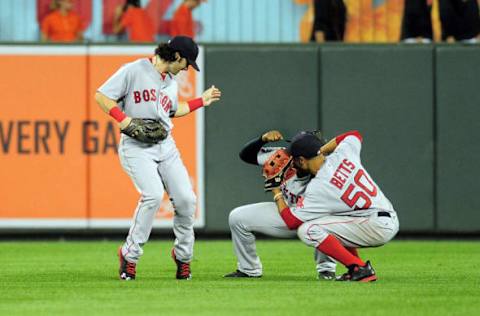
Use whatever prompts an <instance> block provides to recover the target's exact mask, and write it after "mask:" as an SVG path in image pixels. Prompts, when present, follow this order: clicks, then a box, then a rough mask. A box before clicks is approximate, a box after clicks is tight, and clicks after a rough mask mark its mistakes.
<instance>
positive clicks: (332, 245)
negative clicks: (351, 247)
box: [317, 235, 365, 267]
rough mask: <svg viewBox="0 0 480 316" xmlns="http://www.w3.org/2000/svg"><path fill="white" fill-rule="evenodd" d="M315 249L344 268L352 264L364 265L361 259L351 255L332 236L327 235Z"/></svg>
mask: <svg viewBox="0 0 480 316" xmlns="http://www.w3.org/2000/svg"><path fill="white" fill-rule="evenodd" d="M317 249H318V250H320V251H321V252H323V253H324V254H326V255H327V256H330V257H332V258H333V259H335V260H337V261H339V262H341V263H342V264H343V265H344V266H346V267H348V266H351V265H353V264H356V265H359V266H364V265H365V262H363V261H362V259H360V258H358V257H356V256H354V255H352V254H351V253H350V252H349V251H348V250H347V249H345V247H343V246H342V244H341V243H340V242H339V241H338V239H337V238H335V237H334V236H333V235H328V237H327V238H325V240H324V241H323V242H322V243H321V244H320V245H318V247H317Z"/></svg>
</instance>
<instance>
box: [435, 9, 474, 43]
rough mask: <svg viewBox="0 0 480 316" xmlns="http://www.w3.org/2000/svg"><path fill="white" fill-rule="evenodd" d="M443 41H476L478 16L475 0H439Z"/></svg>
mask: <svg viewBox="0 0 480 316" xmlns="http://www.w3.org/2000/svg"><path fill="white" fill-rule="evenodd" d="M440 21H441V23H442V40H443V41H448V42H452V41H454V40H455V41H463V42H473V43H475V42H478V35H479V33H480V17H479V10H478V2H477V0H440Z"/></svg>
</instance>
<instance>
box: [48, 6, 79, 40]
mask: <svg viewBox="0 0 480 316" xmlns="http://www.w3.org/2000/svg"><path fill="white" fill-rule="evenodd" d="M71 9H72V3H71V1H69V0H63V1H58V9H57V10H55V11H53V12H51V13H49V14H48V15H47V16H46V17H45V18H44V19H43V20H42V25H41V31H42V40H44V41H46V40H49V41H53V42H73V41H78V40H81V39H82V21H81V19H80V16H78V15H77V14H76V13H74V12H72V11H71Z"/></svg>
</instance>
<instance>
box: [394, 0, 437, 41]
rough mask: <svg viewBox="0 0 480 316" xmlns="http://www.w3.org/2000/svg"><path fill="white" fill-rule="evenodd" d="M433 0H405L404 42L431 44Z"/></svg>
mask: <svg viewBox="0 0 480 316" xmlns="http://www.w3.org/2000/svg"><path fill="white" fill-rule="evenodd" d="M431 12H432V0H405V7H404V10H403V19H402V35H401V39H402V41H404V42H406V43H420V42H421V43H430V42H431V41H432V38H433V29H432V18H431Z"/></svg>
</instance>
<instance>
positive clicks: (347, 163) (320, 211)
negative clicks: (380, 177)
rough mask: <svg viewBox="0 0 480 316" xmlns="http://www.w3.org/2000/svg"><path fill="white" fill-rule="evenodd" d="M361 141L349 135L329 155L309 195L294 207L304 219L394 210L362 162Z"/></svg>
mask: <svg viewBox="0 0 480 316" xmlns="http://www.w3.org/2000/svg"><path fill="white" fill-rule="evenodd" d="M361 148H362V144H361V141H360V140H359V138H357V137H356V136H347V137H346V138H345V139H344V140H343V141H341V142H340V144H338V146H337V148H336V149H335V151H334V152H333V153H331V154H330V155H328V156H327V157H326V160H325V163H324V164H323V165H322V167H321V168H320V170H319V171H318V172H317V174H316V176H315V177H314V178H313V179H312V180H311V181H310V183H309V185H308V186H307V189H306V191H305V197H304V198H303V199H302V198H301V199H300V200H299V201H298V202H297V205H296V206H295V207H293V208H291V209H290V210H291V212H292V213H293V214H294V215H295V216H296V217H297V218H298V219H300V220H301V221H302V222H306V221H309V220H313V219H317V218H320V217H323V216H329V215H350V216H369V215H370V214H371V213H372V212H374V211H378V210H383V211H386V212H394V209H393V206H392V203H390V201H389V200H388V199H387V198H386V197H385V195H384V194H383V192H382V191H381V190H380V188H379V187H378V185H377V184H376V183H375V181H373V179H372V177H370V175H369V174H368V172H367V171H366V170H365V168H364V167H363V166H362V163H361V159H360V151H361Z"/></svg>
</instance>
